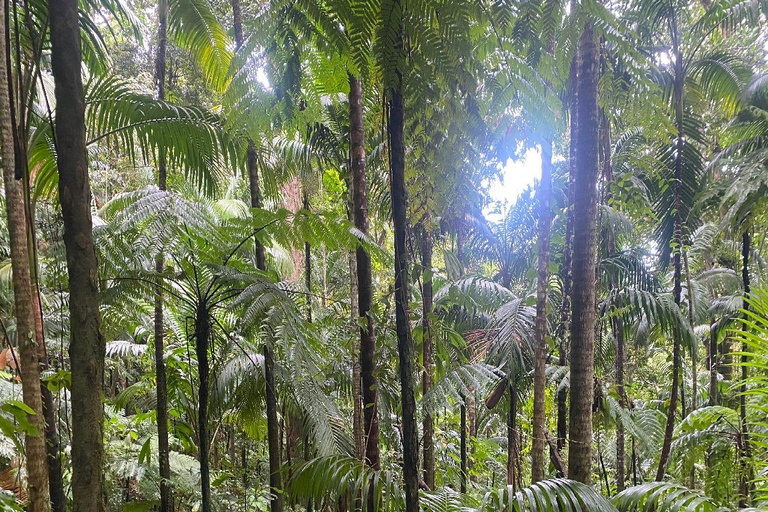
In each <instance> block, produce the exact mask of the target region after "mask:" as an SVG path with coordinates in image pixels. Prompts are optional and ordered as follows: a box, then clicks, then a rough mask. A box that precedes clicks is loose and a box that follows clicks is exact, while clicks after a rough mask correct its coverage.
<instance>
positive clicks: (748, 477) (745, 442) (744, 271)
mask: <svg viewBox="0 0 768 512" xmlns="http://www.w3.org/2000/svg"><path fill="white" fill-rule="evenodd" d="M751 242H752V240H751V238H750V234H749V228H748V227H747V228H745V229H744V233H743V234H742V236H741V257H742V260H741V261H742V268H741V279H742V284H743V285H744V301H743V304H742V308H743V309H744V311H745V313H744V317H745V320H749V315H748V313H747V311H749V293H750V282H749V253H750V251H751ZM742 329H743V330H744V331H746V330H748V329H749V327H748V326H747V324H743V325H742ZM748 351H749V345H748V344H747V343H742V344H741V384H740V386H739V419H740V420H741V440H740V442H739V448H740V449H739V508H746V507H747V506H748V505H749V501H750V499H749V494H750V482H751V481H752V474H751V469H750V466H749V464H750V461H749V459H750V457H751V454H752V449H751V446H750V441H749V429H748V425H747V378H748V377H749V366H748V363H749V357H748V356H747V352H748Z"/></svg>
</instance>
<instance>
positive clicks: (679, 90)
mask: <svg viewBox="0 0 768 512" xmlns="http://www.w3.org/2000/svg"><path fill="white" fill-rule="evenodd" d="M669 28H670V32H671V35H672V45H673V54H674V56H675V64H674V66H675V67H674V72H675V76H674V106H675V124H676V126H677V138H676V141H675V183H674V187H675V214H674V215H675V218H674V222H675V226H674V234H673V237H674V249H673V250H674V261H673V265H674V289H673V295H674V300H675V304H676V305H677V307H680V303H681V302H682V291H683V287H682V259H681V252H682V243H683V217H682V212H681V209H682V206H683V197H682V193H683V186H682V178H683V144H684V128H683V85H684V81H685V77H684V76H683V62H682V58H683V56H682V53H681V52H680V47H679V33H678V29H677V19H676V18H675V15H674V10H673V12H672V16H671V18H670V21H669ZM681 336H682V333H681V332H680V330H679V329H675V331H674V335H673V341H672V343H673V345H672V389H671V394H670V398H669V409H668V410H667V425H666V428H665V430H664V442H663V444H662V446H661V455H660V456H659V467H658V469H657V471H656V481H658V482H660V481H661V480H663V479H664V474H665V473H666V467H667V460H668V458H669V451H670V449H671V447H672V434H673V433H674V430H675V413H676V409H677V402H678V390H679V387H680V366H681V356H680V342H681Z"/></svg>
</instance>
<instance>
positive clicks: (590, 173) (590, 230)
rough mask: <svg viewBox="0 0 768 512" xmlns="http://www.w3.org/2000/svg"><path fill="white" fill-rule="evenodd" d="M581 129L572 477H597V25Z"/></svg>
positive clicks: (589, 34) (584, 80) (586, 64)
mask: <svg viewBox="0 0 768 512" xmlns="http://www.w3.org/2000/svg"><path fill="white" fill-rule="evenodd" d="M578 62H579V66H578V69H579V71H578V91H579V92H578V103H577V108H578V130H577V133H576V147H577V149H576V152H577V158H576V180H575V184H574V192H575V193H574V203H573V209H574V218H575V219H579V222H578V223H576V224H575V225H574V236H573V292H574V293H573V323H572V325H571V410H570V426H569V431H570V442H569V445H568V476H569V478H571V479H573V480H576V481H579V482H582V483H586V484H589V483H590V482H591V480H592V400H593V394H594V340H595V318H596V311H595V258H596V256H597V179H598V175H599V170H598V166H599V162H598V139H599V133H598V131H599V128H598V126H599V123H598V103H597V96H598V80H599V69H598V68H599V57H598V52H597V46H596V44H595V41H594V34H593V28H592V25H591V24H590V23H589V22H588V23H587V24H586V26H585V27H584V32H583V33H582V35H581V39H580V41H579V58H578Z"/></svg>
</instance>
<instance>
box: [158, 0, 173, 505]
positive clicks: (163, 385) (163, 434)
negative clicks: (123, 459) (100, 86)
mask: <svg viewBox="0 0 768 512" xmlns="http://www.w3.org/2000/svg"><path fill="white" fill-rule="evenodd" d="M168 9H169V6H168V0H159V2H158V4H157V19H158V22H157V54H156V56H155V82H156V84H155V85H156V87H157V98H158V99H159V100H165V74H166V73H165V69H166V46H167V38H168V37H167V36H168ZM157 187H158V188H159V189H160V190H162V191H165V190H166V189H167V170H166V161H165V151H164V150H163V149H162V148H161V149H160V151H159V155H158V161H157ZM164 267H165V257H164V255H163V254H162V252H161V253H159V254H158V255H157V257H156V258H155V272H156V273H157V274H158V275H157V284H156V285H155V325H154V334H155V347H154V348H155V354H154V355H155V380H156V390H157V406H156V409H155V412H156V414H157V458H158V464H159V470H160V512H170V510H171V506H172V505H171V504H172V497H171V487H170V479H171V463H170V459H169V453H170V448H169V444H168V387H167V382H166V376H165V358H164V354H165V350H164V348H165V342H164V340H165V320H164V312H163V287H162V274H163V270H164Z"/></svg>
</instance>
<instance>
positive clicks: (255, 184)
mask: <svg viewBox="0 0 768 512" xmlns="http://www.w3.org/2000/svg"><path fill="white" fill-rule="evenodd" d="M232 11H233V15H234V23H235V43H236V44H237V47H238V48H240V47H241V46H242V44H243V26H242V18H241V9H240V0H232ZM246 151H247V152H246V161H247V166H248V185H249V190H250V196H251V207H252V208H261V190H260V188H259V167H258V159H257V154H256V146H255V144H254V142H253V141H252V140H250V139H249V140H248V148H247V150H246ZM254 244H255V246H256V267H257V268H258V269H259V270H262V271H264V270H266V269H267V259H266V253H265V251H264V245H263V244H262V243H261V241H260V240H259V239H258V237H256V238H255V239H254ZM263 354H264V381H265V397H264V401H265V403H266V409H267V445H268V448H269V487H270V492H271V494H272V496H271V499H270V510H271V512H282V510H283V492H282V490H283V478H282V474H281V473H280V425H279V424H278V421H277V393H276V388H275V360H274V353H273V351H272V347H271V346H269V344H265V345H264V349H263Z"/></svg>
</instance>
